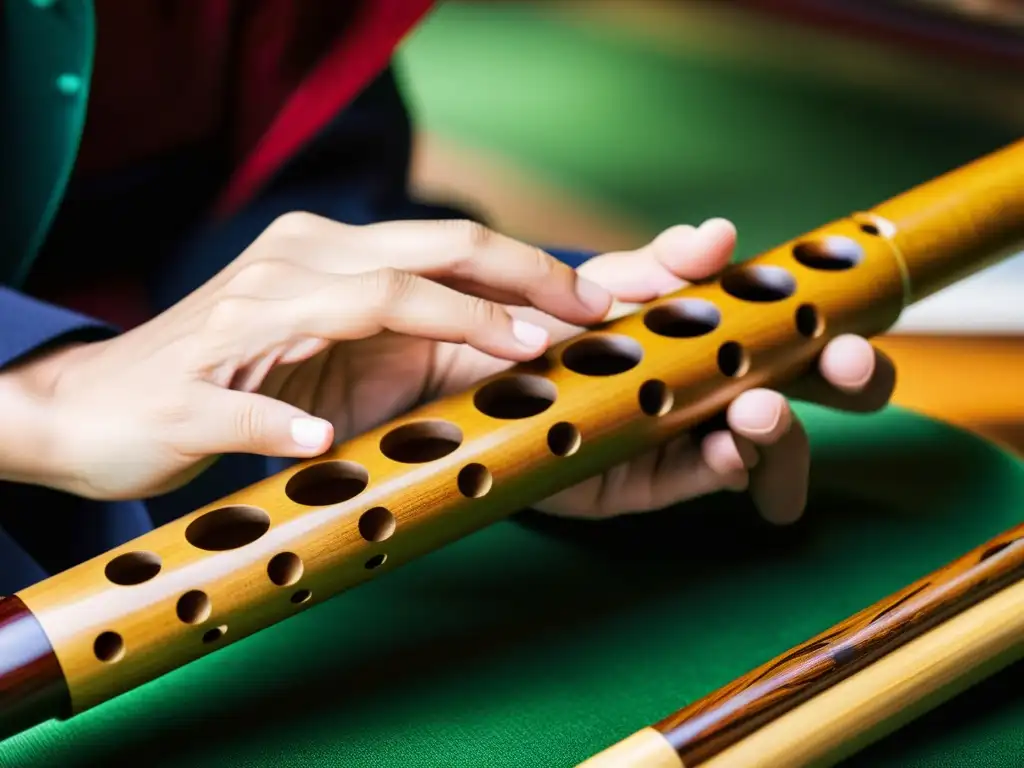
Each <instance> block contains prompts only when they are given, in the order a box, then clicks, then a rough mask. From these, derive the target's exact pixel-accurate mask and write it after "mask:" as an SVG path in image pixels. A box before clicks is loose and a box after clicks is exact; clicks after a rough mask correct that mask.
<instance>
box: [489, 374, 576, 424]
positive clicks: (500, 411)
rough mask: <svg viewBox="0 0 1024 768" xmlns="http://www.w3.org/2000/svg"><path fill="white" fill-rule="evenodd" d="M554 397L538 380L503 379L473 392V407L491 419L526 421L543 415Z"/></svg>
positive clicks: (525, 377) (551, 389) (554, 392)
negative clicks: (531, 417)
mask: <svg viewBox="0 0 1024 768" xmlns="http://www.w3.org/2000/svg"><path fill="white" fill-rule="evenodd" d="M557 396H558V391H557V390H556V389H555V385H554V384H552V383H551V382H550V381H549V380H548V379H545V378H543V377H542V376H528V375H518V376H503V377H502V378H500V379H495V380H494V381H492V382H489V383H487V384H485V385H484V386H482V387H481V388H480V389H479V390H477V392H476V394H475V395H474V396H473V405H474V406H476V409H477V410H478V411H480V413H482V414H484V415H485V416H490V417H491V418H492V419H526V418H529V417H530V416H536V415H537V414H540V413H544V411H546V410H547V409H548V408H550V407H551V406H552V404H553V403H554V402H555V399H556V398H557Z"/></svg>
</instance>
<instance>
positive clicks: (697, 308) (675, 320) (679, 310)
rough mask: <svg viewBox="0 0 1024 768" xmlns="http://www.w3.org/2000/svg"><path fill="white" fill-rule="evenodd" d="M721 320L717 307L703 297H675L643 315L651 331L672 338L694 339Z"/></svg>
mask: <svg viewBox="0 0 1024 768" xmlns="http://www.w3.org/2000/svg"><path fill="white" fill-rule="evenodd" d="M721 322H722V313H721V312H720V311H719V309H718V307H716V306H715V305H714V304H712V303H711V302H710V301H705V300H704V299H677V300H675V301H671V302H668V303H666V304H661V305H659V306H657V307H654V308H653V309H651V310H650V311H649V312H648V313H647V314H645V315H644V325H645V326H647V330H649V331H651V333H656V334H658V335H659V336H667V337H669V338H672V339H695V338H697V337H698V336H705V335H707V334H709V333H711V332H712V331H713V330H715V329H716V328H717V327H718V326H719V325H720V324H721Z"/></svg>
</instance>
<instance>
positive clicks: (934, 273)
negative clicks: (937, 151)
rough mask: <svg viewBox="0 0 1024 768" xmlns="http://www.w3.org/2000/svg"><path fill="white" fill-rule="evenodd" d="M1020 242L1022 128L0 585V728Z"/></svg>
mask: <svg viewBox="0 0 1024 768" xmlns="http://www.w3.org/2000/svg"><path fill="white" fill-rule="evenodd" d="M1021 249H1024V141H1022V142H1018V143H1017V144H1014V145H1011V146H1010V147H1007V148H1005V149H1003V150H1001V151H999V152H996V153H993V154H991V155H989V156H987V157H984V158H981V159H979V160H977V161H975V162H974V163H971V164H969V165H967V166H964V167H963V168H960V169H957V170H954V171H952V172H950V173H948V174H946V175H944V176H942V177H939V178H938V179H935V180H933V181H930V182H927V183H925V184H922V185H921V186H919V187H917V188H915V189H912V190H910V191H908V192H906V193H904V194H902V195H899V196H897V197H895V198H893V199H892V200H889V201H888V202H885V203H883V204H881V205H879V206H877V207H875V208H873V209H871V210H869V211H864V212H859V213H856V214H853V215H851V216H849V217H846V218H842V219H839V220H836V221H833V222H831V223H829V224H826V225H825V226H822V227H820V228H818V229H816V230H814V231H811V232H809V233H807V234H805V235H803V236H801V237H799V238H796V239H794V240H792V241H790V242H787V243H784V244H782V245H780V246H779V247H777V248H774V249H772V250H770V251H768V252H766V253H764V254H762V255H760V256H758V257H756V258H754V259H752V260H750V261H747V262H745V263H743V264H738V265H735V266H733V267H731V268H730V269H728V270H727V271H726V272H725V273H723V274H722V275H721V276H720V278H719V279H717V280H715V281H713V282H709V283H706V284H700V285H692V286H688V287H687V288H685V289H683V290H681V291H679V292H678V293H675V294H673V295H671V296H666V297H663V298H661V299H659V300H657V301H654V302H651V303H650V304H648V305H645V306H644V307H642V308H641V310H640V311H638V312H637V313H635V314H632V315H629V316H627V317H624V318H621V319H619V320H615V321H613V322H610V323H608V324H606V325H604V326H602V327H600V328H598V329H594V330H591V331H587V332H585V333H583V334H581V335H579V336H577V337H575V338H573V339H570V340H568V341H566V342H564V343H562V344H559V345H557V346H555V347H553V348H552V349H550V350H549V351H548V353H547V354H545V355H544V356H543V357H542V358H540V359H538V360H536V361H532V362H530V363H525V364H521V365H518V366H515V367H514V368H511V369H509V370H508V371H506V372H504V373H501V374H498V375H496V376H493V377H491V378H489V379H486V380H484V381H482V382H480V383H478V384H477V385H476V386H474V387H473V388H472V389H471V390H469V391H467V392H465V393H462V394H459V395H455V396H452V397H447V398H444V399H441V400H438V401H435V402H432V403H429V404H426V405H423V406H422V407H419V408H417V409H416V410H414V411H412V412H410V413H407V414H405V415H403V416H402V417H401V418H398V419H395V420H393V421H391V422H388V423H387V424H384V425H381V426H379V427H377V428H375V429H372V430H370V431H368V432H366V433H364V434H362V435H359V436H357V437H354V438H352V439H350V440H348V441H346V442H344V443H342V444H340V445H338V446H336V447H335V448H333V449H332V450H331V451H329V452H328V453H326V454H325V455H323V456H321V457H318V458H316V459H314V460H310V461H305V462H302V463H300V464H297V465H296V466H294V467H292V468H290V469H288V470H287V471H285V472H283V473H281V474H279V475H276V476H273V477H270V478H268V479H266V480H264V481H262V482H260V483H257V484H255V485H253V486H250V487H248V488H245V489H242V490H240V491H238V492H236V493H234V494H232V495H230V496H228V497H226V498H224V499H221V500H219V501H218V502H216V503H214V504H211V505H208V506H206V507H203V508H201V509H198V510H196V511H194V512H192V513H190V514H188V515H186V516H184V517H182V518H180V519H178V520H175V521H173V522H171V523H169V524H167V525H164V526H162V527H160V528H158V529H156V530H154V531H152V532H150V533H147V534H145V535H144V536H141V537H139V538H137V539H135V540H133V541H131V542H128V543H127V544H125V545H123V546H121V547H118V548H116V549H114V550H112V551H111V552H109V553H106V554H104V555H102V556H100V557H97V558H94V559H92V560H89V561H87V562H85V563H82V564H81V565H79V566H76V567H74V568H71V569H69V570H67V571H65V572H63V573H60V574H57V575H55V576H52V577H50V578H48V579H46V580H44V581H42V582H40V583H38V584H35V585H33V586H31V587H29V588H27V589H25V590H22V591H21V592H19V593H18V594H17V595H15V596H13V597H11V598H6V599H3V600H0V738H2V737H3V736H5V735H9V734H10V733H13V732H16V731H18V730H22V729H24V728H26V727H29V726H31V725H32V724H34V723H37V722H40V721H42V720H45V719H50V718H67V717H71V716H73V715H75V714H77V713H80V712H82V711H85V710H87V709H89V708H91V707H94V706H96V705H98V704H100V703H102V702H104V701H106V700H108V699H110V698H112V697H115V696H117V695H120V694H121V693H123V692H126V691H128V690H131V689H132V688H134V687H136V686H139V685H142V684H144V683H146V682H149V681H151V680H153V679H155V678H157V677H159V676H161V675H163V674H166V673H167V672H170V671H172V670H174V669H177V668H179V667H181V666H183V665H185V664H188V663H189V662H191V661H193V660H195V659H197V658H199V657H201V656H204V655H206V654H209V653H211V652H214V651H215V650H216V649H217V648H219V647H222V646H224V645H225V644H227V643H231V642H235V641H237V640H239V639H241V638H244V637H246V636H247V635H250V634H252V633H254V632H257V631H259V630H261V629H264V628H266V627H267V626H270V625H272V624H274V623H276V622H279V621H281V620H284V619H287V618H288V617H289V616H291V615H293V614H295V613H296V612H298V611H302V610H304V609H306V608H307V607H309V606H311V605H313V604H315V603H317V602H320V601H323V600H326V599H328V598H329V597H331V596H333V595H335V594H337V593H339V592H342V591H344V590H346V589H349V588H352V587H354V586H357V585H358V584H360V583H361V582H363V581H365V580H366V579H369V578H373V577H374V576H375V575H376V574H379V573H381V572H383V571H386V570H389V569H391V568H394V567H398V566H400V565H401V564H402V563H405V562H408V561H409V560H411V559H414V558H416V557H419V556H421V555H423V554H426V553H429V552H431V551H433V550H435V549H437V548H439V547H441V546H444V545H445V544H446V543H448V542H450V541H453V540H455V539H458V538H460V537H463V536H466V535H468V534H470V533H472V532H473V531H475V530H478V529H480V528H482V527H484V526H487V525H489V524H491V523H494V522H496V521H498V520H500V519H502V518H504V517H507V516H509V515H511V514H513V513H515V512H517V511H519V510H521V509H523V508H525V507H528V506H530V505H531V504H534V503H536V502H538V501H540V500H542V499H544V498H546V497H548V496H550V495H552V494H554V493H556V492H558V491H560V490H563V489H565V488H568V487H571V486H573V485H575V484H577V483H579V482H581V481H583V480H585V479H587V478H589V477H592V476H594V475H597V474H600V473H601V472H603V471H605V470H607V469H609V468H611V467H613V466H615V465H616V464H619V463H621V462H623V461H626V460H628V459H630V458H631V457H634V456H636V455H638V454H641V453H642V452H644V451H647V450H650V449H652V448H654V447H656V446H658V445H660V444H662V443H664V442H666V441H667V440H670V439H672V438H674V437H677V436H679V434H680V433H682V432H684V431H685V430H687V429H689V428H691V427H694V426H696V425H699V424H700V423H702V422H704V421H706V420H707V419H709V418H711V417H713V416H714V415H716V414H718V413H720V412H721V411H722V410H723V409H724V408H725V407H726V406H727V405H728V403H729V402H731V401H732V400H733V399H735V398H736V396H737V395H739V394H740V393H741V392H742V391H745V390H748V389H751V388H755V387H762V386H771V387H779V386H781V385H784V384H785V383H787V382H789V381H792V380H793V379H795V378H797V377H799V376H801V375H803V374H804V373H805V372H807V371H808V370H809V369H811V368H812V367H813V365H814V363H815V360H816V358H817V356H818V354H819V353H820V351H821V350H822V348H823V347H824V346H825V345H826V344H827V343H828V341H829V340H831V339H832V338H834V337H836V336H838V335H841V334H847V333H855V334H860V335H863V336H873V335H877V334H879V333H881V332H884V331H885V330H887V329H888V328H889V327H890V326H891V325H892V324H893V323H894V322H895V321H896V320H897V319H898V317H899V315H900V313H901V311H902V310H903V308H904V307H906V306H907V305H909V304H911V303H913V302H915V301H917V300H919V299H921V298H924V297H925V296H927V295H929V294H931V293H934V292H935V291H937V290H940V289H942V288H944V287H946V286H947V285H950V284H952V283H954V282H956V281H958V280H960V279H963V278H964V277H966V276H968V275H970V274H973V273H974V272H977V271H979V270H980V269H983V268H985V267H987V266H989V265H991V264H993V263H995V262H996V261H998V260H1000V259H1001V258H1004V257H1006V256H1008V255H1010V254H1012V253H1015V252H1017V251H1019V250H1021Z"/></svg>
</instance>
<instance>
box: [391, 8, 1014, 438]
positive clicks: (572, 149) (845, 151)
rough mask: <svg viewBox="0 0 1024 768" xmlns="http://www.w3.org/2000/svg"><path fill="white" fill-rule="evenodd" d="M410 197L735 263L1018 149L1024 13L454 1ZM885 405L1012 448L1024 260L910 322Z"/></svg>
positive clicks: (438, 35) (550, 235)
mask: <svg viewBox="0 0 1024 768" xmlns="http://www.w3.org/2000/svg"><path fill="white" fill-rule="evenodd" d="M398 69H399V72H400V75H401V78H402V82H403V85H404V89H405V91H406V94H407V97H408V99H409V101H410V104H411V107H412V110H413V114H414V120H415V122H416V128H417V149H416V153H415V162H414V172H413V184H414V186H415V188H416V189H417V191H418V193H419V194H421V195H422V196H424V197H429V198H432V199H444V200H448V201H451V200H457V201H459V202H461V203H463V204H468V205H469V206H470V207H472V208H473V209H475V210H478V211H480V212H481V214H482V215H484V216H485V217H486V218H487V219H488V220H489V221H490V223H491V224H492V225H493V226H495V227H496V228H499V229H501V230H502V231H504V232H507V233H509V234H512V235H516V236H518V237H520V238H523V239H527V240H529V241H531V242H535V243H538V244H541V245H547V246H561V247H578V248H586V249H595V250H607V249H615V248H631V247H636V246H637V245H639V244H642V243H644V242H645V241H647V240H649V239H650V238H651V237H652V236H654V235H655V234H657V232H659V231H660V230H662V229H664V228H666V227H668V226H671V225H673V224H677V223H693V224H698V223H700V222H701V221H703V220H704V219H706V218H708V217H711V216H725V217H727V218H729V219H731V220H732V221H734V222H735V223H736V225H737V227H738V230H739V254H738V255H739V257H740V258H744V257H747V256H750V255H753V254H756V253H758V252H759V251H761V250H763V249H766V248H768V247H771V246H774V245H776V244H778V243H779V242H781V241H784V240H786V239H788V238H790V237H793V236H794V235H797V234H799V233H801V232H803V231H805V230H807V229H810V228H813V227H815V226H818V225H820V224H822V223H825V222H827V221H828V220H830V219H833V218H835V217H838V216H843V215H845V214H846V213H848V212H850V211H853V210H857V209H860V208H865V207H869V206H871V205H873V204H875V203H877V202H880V201H882V200H884V199H885V198H887V197H889V196H891V195H893V194H896V193H899V192H901V191H903V190H905V189H907V188H909V187H911V186H913V185H915V184H917V183H920V182H922V181H925V180H927V179H930V178H932V177H934V176H936V175H939V174H941V173H943V172H945V171H947V170H950V169H952V168H954V167H956V166H958V165H961V164H963V163H965V162H969V161H970V160H971V159H973V158H975V157H978V156H979V155H982V154H985V153H987V152H990V151H992V150H994V149H996V148H998V147H1001V146H1003V145H1005V144H1008V143H1010V142H1012V141H1015V140H1017V139H1019V138H1021V137H1022V136H1024V2H1022V1H1021V0H1003V1H1002V2H997V1H995V0H989V1H988V2H983V1H982V0H976V1H974V2H969V1H967V0H964V1H963V2H957V1H955V0H945V2H943V1H942V0H930V1H926V0H905V1H904V2H900V1H899V0H890V1H889V2H873V3H863V2H852V1H851V2H843V1H842V0H831V1H830V2H825V1H823V0H817V1H816V0H806V2H800V1H798V0H792V1H788V2H787V1H784V0H777V1H772V0H763V1H757V2H654V1H650V0H561V1H558V0H547V1H545V2H498V1H492V2H467V1H462V2H446V3H443V4H442V5H441V6H440V8H439V9H438V10H436V11H435V12H434V13H433V14H432V16H430V17H429V18H428V20H427V21H426V23H425V24H424V25H423V26H421V27H420V28H419V29H418V30H417V31H416V32H415V33H414V34H413V35H412V36H411V37H410V38H408V39H407V41H406V43H405V44H404V45H403V47H402V49H401V51H400V54H399V57H398ZM881 346H882V347H883V348H884V349H885V350H886V351H887V352H889V353H890V354H892V355H893V356H894V357H895V358H896V359H897V363H898V366H899V370H900V378H899V384H898V391H897V397H896V401H897V402H898V403H899V404H901V405H905V406H907V407H911V408H914V409H915V410H918V411H921V412H924V413H927V414H930V415H933V416H937V417H939V418H943V419H945V420H946V421H952V422H954V423H958V424H960V425H962V426H966V427H968V428H971V429H973V430H975V431H978V432H981V433H982V434H985V435H986V436H987V437H989V438H991V439H995V440H997V441H999V442H1001V443H1002V444H1004V445H1006V446H1008V447H1011V448H1014V449H1016V450H1018V451H1021V452H1024V397H1021V395H1020V394H1019V392H1020V391H1021V382H1022V380H1024V254H1022V255H1021V256H1020V257H1017V258H1015V259H1012V260H1011V261H1009V262H1007V263H1004V264H1003V265H1000V266H997V267H994V268H992V269H990V270H988V271H987V272H985V273H982V274H981V275H979V276H977V277H976V278H973V279H971V280H969V281H967V282H965V283H963V284H960V285H958V286H955V287H953V288H951V289H948V290H947V291H945V292H943V293H941V294H938V295H936V296H935V297H932V298H931V299H928V300H926V301H925V302H922V303H921V304H919V305H917V306H916V307H915V308H913V309H911V310H910V311H908V312H907V313H906V315H905V317H904V318H903V320H902V321H901V323H900V324H899V326H897V328H896V329H894V332H893V334H891V335H890V336H888V337H886V338H885V339H883V340H882V342H881Z"/></svg>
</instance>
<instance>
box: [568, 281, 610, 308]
mask: <svg viewBox="0 0 1024 768" xmlns="http://www.w3.org/2000/svg"><path fill="white" fill-rule="evenodd" d="M576 296H577V297H578V298H579V300H580V301H581V302H583V304H584V305H585V306H586V307H587V309H589V310H590V311H591V312H594V313H599V314H600V315H601V316H602V317H603V316H604V313H605V312H607V311H608V308H609V307H610V306H611V303H612V295H611V294H610V293H608V291H606V290H605V289H604V288H602V287H601V286H600V285H598V284H597V283H594V282H591V281H590V280H587V279H586V278H585V277H577V278H576Z"/></svg>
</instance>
